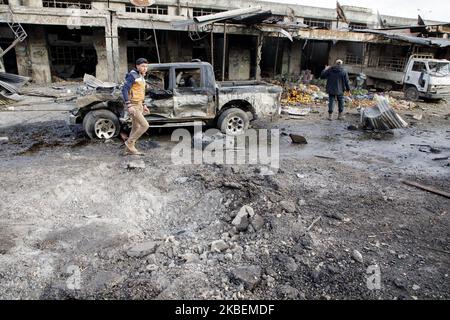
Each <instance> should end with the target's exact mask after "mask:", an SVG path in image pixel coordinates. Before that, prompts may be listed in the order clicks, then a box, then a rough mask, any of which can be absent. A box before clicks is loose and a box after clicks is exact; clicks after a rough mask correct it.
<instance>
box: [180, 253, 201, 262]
mask: <svg viewBox="0 0 450 320" xmlns="http://www.w3.org/2000/svg"><path fill="white" fill-rule="evenodd" d="M181 257H182V258H183V259H184V260H185V261H186V263H199V262H200V257H199V255H198V254H196V253H191V252H188V253H185V254H183V255H182V256H181Z"/></svg>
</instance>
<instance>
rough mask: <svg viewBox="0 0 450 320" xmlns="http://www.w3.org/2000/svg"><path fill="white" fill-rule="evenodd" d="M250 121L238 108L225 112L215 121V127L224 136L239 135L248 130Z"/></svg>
mask: <svg viewBox="0 0 450 320" xmlns="http://www.w3.org/2000/svg"><path fill="white" fill-rule="evenodd" d="M249 123H250V120H249V118H248V115H247V113H245V111H243V110H241V109H238V108H230V109H227V110H225V111H224V112H223V113H222V114H221V115H220V116H219V119H218V120H217V127H218V128H219V129H220V131H222V132H223V133H225V134H229V135H233V136H236V135H240V134H244V133H245V131H246V130H247V129H248V125H249Z"/></svg>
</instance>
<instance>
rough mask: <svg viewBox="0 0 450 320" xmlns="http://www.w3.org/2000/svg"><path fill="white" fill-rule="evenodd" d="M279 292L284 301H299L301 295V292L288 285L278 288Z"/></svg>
mask: <svg viewBox="0 0 450 320" xmlns="http://www.w3.org/2000/svg"><path fill="white" fill-rule="evenodd" d="M278 292H279V294H280V295H281V296H282V297H283V298H284V299H291V300H295V299H297V298H298V296H299V294H300V291H298V290H297V289H296V288H293V287H291V286H290V285H287V284H285V285H282V286H280V287H279V288H278Z"/></svg>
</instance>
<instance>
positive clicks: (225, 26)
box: [222, 21, 227, 81]
mask: <svg viewBox="0 0 450 320" xmlns="http://www.w3.org/2000/svg"><path fill="white" fill-rule="evenodd" d="M226 51H227V22H226V21H225V22H224V23H223V52H222V81H225V54H226Z"/></svg>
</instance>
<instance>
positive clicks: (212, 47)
mask: <svg viewBox="0 0 450 320" xmlns="http://www.w3.org/2000/svg"><path fill="white" fill-rule="evenodd" d="M210 50H211V65H212V67H213V70H214V23H213V24H212V28H211V48H210Z"/></svg>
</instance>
